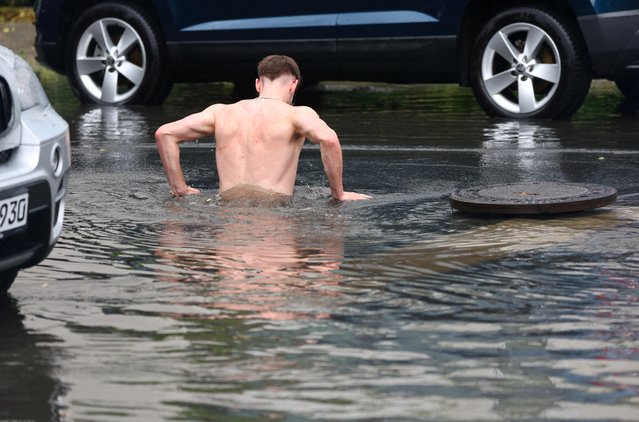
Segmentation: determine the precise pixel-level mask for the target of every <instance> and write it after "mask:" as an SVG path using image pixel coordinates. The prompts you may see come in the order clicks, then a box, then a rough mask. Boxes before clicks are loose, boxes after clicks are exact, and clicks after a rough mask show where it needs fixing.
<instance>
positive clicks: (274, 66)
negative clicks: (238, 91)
mask: <svg viewBox="0 0 639 422" xmlns="http://www.w3.org/2000/svg"><path fill="white" fill-rule="evenodd" d="M300 79H301V75H300V68H299V67H298V66H297V63H295V60H293V59H292V58H290V57H288V56H281V55H272V56H266V57H264V58H263V59H262V60H261V61H260V62H259V63H258V65H257V79H256V80H255V89H256V90H257V92H258V94H259V95H260V96H272V97H277V98H281V99H282V100H283V101H286V102H288V103H289V104H290V103H292V102H293V96H294V95H295V90H296V89H297V86H298V85H299V83H300Z"/></svg>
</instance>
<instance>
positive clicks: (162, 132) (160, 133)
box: [155, 125, 168, 145]
mask: <svg viewBox="0 0 639 422" xmlns="http://www.w3.org/2000/svg"><path fill="white" fill-rule="evenodd" d="M167 134H168V130H167V128H166V125H162V126H160V127H159V128H158V129H157V130H156V131H155V143H156V144H158V145H159V144H161V143H162V141H163V140H164V139H165V138H166V135H167Z"/></svg>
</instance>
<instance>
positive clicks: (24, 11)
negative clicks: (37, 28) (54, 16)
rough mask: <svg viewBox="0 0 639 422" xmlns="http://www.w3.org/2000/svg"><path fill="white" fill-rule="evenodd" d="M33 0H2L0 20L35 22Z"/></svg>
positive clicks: (0, 1) (0, 2)
mask: <svg viewBox="0 0 639 422" xmlns="http://www.w3.org/2000/svg"><path fill="white" fill-rule="evenodd" d="M34 19H35V14H34V13H33V0H0V22H33V20H34Z"/></svg>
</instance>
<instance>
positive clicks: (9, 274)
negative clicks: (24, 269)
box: [0, 270, 18, 295]
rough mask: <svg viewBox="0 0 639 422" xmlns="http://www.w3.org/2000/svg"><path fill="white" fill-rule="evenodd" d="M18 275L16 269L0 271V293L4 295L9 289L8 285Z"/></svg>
mask: <svg viewBox="0 0 639 422" xmlns="http://www.w3.org/2000/svg"><path fill="white" fill-rule="evenodd" d="M17 275H18V270H5V271H0V295H4V294H6V293H7V292H8V291H9V287H11V285H12V284H13V281H14V280H15V279H16V276H17Z"/></svg>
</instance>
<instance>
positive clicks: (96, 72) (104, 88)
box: [75, 18, 147, 104]
mask: <svg viewBox="0 0 639 422" xmlns="http://www.w3.org/2000/svg"><path fill="white" fill-rule="evenodd" d="M75 66H76V71H77V74H78V76H79V78H80V83H81V84H82V86H83V87H84V89H85V90H86V91H87V92H88V93H89V94H90V95H91V96H93V97H94V98H96V99H98V100H100V101H102V102H104V103H111V104H115V103H119V102H123V101H126V100H128V99H129V98H131V97H132V96H133V95H134V94H135V93H136V91H137V90H138V88H139V87H140V84H141V83H142V81H143V80H144V76H145V74H146V72H147V63H146V50H145V48H144V43H143V42H142V38H141V37H140V34H138V32H137V31H136V30H135V29H134V28H133V27H132V26H131V25H129V24H128V23H126V22H124V21H123V20H120V19H117V18H103V19H100V20H97V21H95V22H94V23H92V24H91V25H89V27H87V29H86V30H85V31H84V32H83V33H82V36H81V37H80V40H79V42H78V47H77V49H76V56H75Z"/></svg>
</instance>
